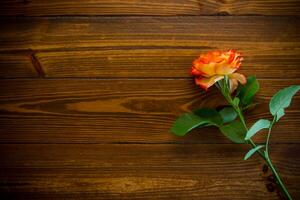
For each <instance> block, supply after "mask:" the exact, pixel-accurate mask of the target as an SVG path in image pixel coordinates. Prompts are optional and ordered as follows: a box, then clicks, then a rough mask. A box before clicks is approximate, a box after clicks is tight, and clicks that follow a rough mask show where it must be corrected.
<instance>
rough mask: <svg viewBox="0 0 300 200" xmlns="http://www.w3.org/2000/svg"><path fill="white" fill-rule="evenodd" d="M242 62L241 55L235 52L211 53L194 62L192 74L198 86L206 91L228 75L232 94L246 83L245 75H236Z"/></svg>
mask: <svg viewBox="0 0 300 200" xmlns="http://www.w3.org/2000/svg"><path fill="white" fill-rule="evenodd" d="M242 60H243V58H242V57H241V55H240V54H239V53H237V52H236V51H235V50H229V51H226V52H221V51H211V52H208V53H207V54H202V55H200V57H199V58H197V59H196V60H194V62H193V66H192V69H191V74H192V75H193V76H195V82H196V84H197V85H199V86H200V87H201V88H203V89H205V90H207V89H208V88H209V87H211V86H212V85H214V83H215V82H217V81H219V80H222V79H223V78H224V75H227V76H228V78H229V84H230V92H233V91H234V90H235V89H236V88H237V87H238V84H239V83H241V84H245V83H246V78H245V76H244V75H242V74H239V73H234V72H235V71H236V70H237V69H238V68H239V67H240V66H241V61H242Z"/></svg>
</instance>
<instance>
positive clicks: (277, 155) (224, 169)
mask: <svg viewBox="0 0 300 200" xmlns="http://www.w3.org/2000/svg"><path fill="white" fill-rule="evenodd" d="M0 149H1V151H0V154H1V158H2V159H1V160H0V168H1V170H0V171H1V173H0V183H1V184H0V191H1V194H2V195H6V196H10V197H11V198H13V197H23V198H24V197H27V198H30V199H32V198H34V199H38V198H42V197H47V198H58V197H61V198H66V197H69V198H77V197H81V198H84V197H89V198H97V199H99V198H100V199H107V198H109V199H120V198H122V199H137V198H143V199H145V198H146V199H148V198H149V199H153V198H154V199H160V198H162V199H170V198H171V197H174V198H175V197H176V198H182V199H186V198H189V199H199V198H201V199H249V200H250V199H251V200H253V199H274V200H275V199H278V197H277V196H276V193H275V192H274V193H269V192H268V191H267V189H266V186H265V184H267V183H268V181H267V178H266V177H267V175H266V174H264V173H263V172H262V164H263V163H262V162H261V160H260V159H259V158H258V157H257V156H254V157H253V158H252V159H250V160H248V161H243V160H242V158H243V154H244V153H245V152H246V151H247V146H246V145H234V144H228V145H217V144H211V145H174V144H169V145H166V144H163V145H145V144H143V145H132V144H131V145H82V144H74V145H66V144H61V145H57V144H54V145H49V144H48V145H43V144H28V145H24V144H18V145H15V144H14V145H0ZM299 150H300V149H299V145H273V146H272V150H271V152H272V158H273V160H274V163H275V165H276V166H277V168H278V171H279V172H280V174H281V176H282V177H283V180H284V182H285V183H286V186H287V187H288V188H289V190H290V192H291V194H292V195H293V196H294V198H295V199H297V198H298V197H300V192H299V189H297V188H298V183H299V180H300V173H299V172H300V168H299V164H300V159H299V156H298V154H297V152H299ZM145 155H147V156H145Z"/></svg>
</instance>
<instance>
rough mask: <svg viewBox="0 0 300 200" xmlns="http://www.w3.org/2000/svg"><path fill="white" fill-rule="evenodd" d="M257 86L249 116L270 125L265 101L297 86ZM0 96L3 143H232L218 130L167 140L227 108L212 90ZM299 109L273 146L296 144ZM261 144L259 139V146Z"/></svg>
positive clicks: (107, 87)
mask: <svg viewBox="0 0 300 200" xmlns="http://www.w3.org/2000/svg"><path fill="white" fill-rule="evenodd" d="M260 84H261V91H260V94H259V95H258V97H257V102H259V103H260V104H259V105H258V106H257V108H256V109H255V110H253V111H251V112H250V113H249V115H247V118H249V120H250V121H249V122H250V124H252V123H253V122H254V120H257V119H259V118H270V117H271V115H270V114H269V111H268V101H269V100H270V97H271V96H272V95H273V94H274V93H275V92H276V91H277V90H278V89H280V88H283V87H285V86H288V85H290V84H300V80H299V79H293V80H292V79H285V80H284V79H282V80H269V79H264V80H260ZM0 89H1V91H2V93H1V94H0V99H1V100H0V103H1V104H0V111H1V113H0V124H2V126H1V127H0V132H2V135H1V142H2V143H6V142H9V143H20V142H26V143H37V142H38V143H39V142H40V143H78V142H80V143H110V142H114V143H116V142H144V143H166V142H167V143H170V142H176V143H187V142H188V143H230V141H228V140H227V139H226V138H224V137H223V136H222V135H221V134H220V133H219V131H218V130H217V129H215V128H209V129H205V130H198V131H195V132H194V134H192V135H191V136H190V137H185V138H178V137H175V136H173V135H172V134H171V133H170V131H169V129H170V127H171V125H172V123H173V121H174V120H175V119H176V117H177V116H178V115H180V114H181V113H183V112H186V111H189V110H193V109H196V108H199V107H218V106H222V105H225V102H224V100H223V98H222V97H221V96H220V95H218V93H217V91H216V90H213V89H212V90H210V91H209V92H208V93H204V92H203V91H201V90H200V88H198V87H197V86H195V85H194V83H193V80H192V79H187V80H185V79H182V80H171V79H165V80H158V79H146V80H126V79H125V80H124V79H119V80H97V79H95V80H86V79H80V80H73V79H55V80H52V79H46V80H45V79H38V80H36V79H29V80H27V79H22V80H1V81H0ZM299 103H300V98H299V97H296V98H295V99H294V101H293V103H292V106H291V107H290V108H289V109H288V110H287V113H288V115H287V116H285V117H284V118H283V119H282V121H281V122H280V123H279V124H278V125H276V127H275V128H274V132H273V133H274V137H273V138H272V141H273V142H283V143H299V142H300V136H299V134H298V123H297V122H298V121H299V120H300V116H299V114H300V113H299V105H300V104H299ZM250 124H249V125H250ZM264 138H265V134H260V136H259V138H258V140H259V141H263V140H264Z"/></svg>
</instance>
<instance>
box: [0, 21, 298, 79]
mask: <svg viewBox="0 0 300 200" xmlns="http://www.w3.org/2000/svg"><path fill="white" fill-rule="evenodd" d="M299 21H300V19H299V18H298V17H168V18H164V17H155V18H153V17H144V18H138V17H101V18H75V19H74V18H62V19H61V18H43V19H40V18H38V19H36V18H34V19H32V18H26V19H9V20H8V19H7V20H2V24H3V26H4V30H3V31H2V34H1V35H0V43H1V46H0V55H1V53H3V54H4V55H2V56H1V57H0V58H1V59H0V66H1V67H0V77H4V78H7V77H8V78H13V77H18V76H22V77H36V76H38V75H41V76H46V77H73V78H74V77H100V78H104V77H116V78H117V77H135V78H142V77H160V78H163V77H167V78H173V77H179V78H180V77H189V74H188V69H189V67H190V66H191V62H192V60H193V59H194V58H196V57H197V56H198V55H199V54H200V53H202V52H205V51H208V50H213V49H230V48H234V49H238V50H239V51H241V52H242V53H243V54H244V55H245V61H244V63H243V67H242V72H244V73H246V74H256V75H257V76H258V77H260V78H278V77H282V76H283V77H284V78H299V77H300V70H299V63H300V59H299V56H300V50H299V49H300V42H299V35H300V34H299V33H300V29H299V27H300V26H299ZM116 30H117V31H116ZM6 55H8V56H7V59H6V57H5V56H6ZM13 55H17V56H18V57H20V59H18V61H15V62H17V63H16V66H22V63H23V65H24V68H25V69H24V70H23V73H22V71H20V72H19V73H16V74H15V75H14V74H13V73H12V71H10V70H9V69H7V68H10V65H9V64H7V63H10V62H11V58H12V57H13ZM21 58H22V59H21ZM29 61H31V62H32V69H37V71H38V72H39V73H38V74H29V73H28V67H27V66H28V62H29ZM41 67H42V70H41V69H40V68H41ZM18 68H19V67H18ZM8 71H10V73H8Z"/></svg>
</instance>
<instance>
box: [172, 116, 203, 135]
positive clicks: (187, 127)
mask: <svg viewBox="0 0 300 200" xmlns="http://www.w3.org/2000/svg"><path fill="white" fill-rule="evenodd" d="M207 123H209V122H208V121H205V120H203V119H202V118H201V117H199V116H197V115H195V114H193V113H185V114H183V115H181V116H180V117H178V118H177V120H176V121H175V122H174V124H173V127H172V128H171V132H173V133H174V134H175V135H177V136H184V135H185V134H187V133H188V132H189V131H191V130H192V129H194V128H196V127H198V126H200V125H204V124H207Z"/></svg>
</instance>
